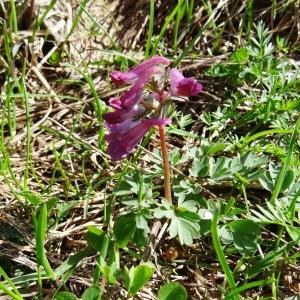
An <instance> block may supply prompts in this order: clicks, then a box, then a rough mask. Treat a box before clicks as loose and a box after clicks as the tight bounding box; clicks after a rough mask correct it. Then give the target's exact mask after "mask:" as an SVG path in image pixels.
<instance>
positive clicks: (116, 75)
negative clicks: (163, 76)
mask: <svg viewBox="0 0 300 300" xmlns="http://www.w3.org/2000/svg"><path fill="white" fill-rule="evenodd" d="M160 64H161V65H166V66H168V65H169V64H170V61H169V60H168V59H167V58H165V57H163V56H153V57H152V58H150V59H148V60H145V61H144V62H142V63H140V64H138V65H136V66H135V67H134V68H132V69H131V70H130V71H128V72H120V71H113V72H112V73H111V75H110V78H111V81H112V82H113V83H114V84H115V85H122V84H132V83H134V82H135V81H136V80H137V79H138V78H140V77H141V76H143V75H144V73H145V72H147V70H149V68H151V67H153V66H157V65H160Z"/></svg>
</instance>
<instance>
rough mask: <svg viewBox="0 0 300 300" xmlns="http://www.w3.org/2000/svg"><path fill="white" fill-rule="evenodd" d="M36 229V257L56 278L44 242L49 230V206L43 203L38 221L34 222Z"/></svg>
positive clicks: (46, 270)
mask: <svg viewBox="0 0 300 300" xmlns="http://www.w3.org/2000/svg"><path fill="white" fill-rule="evenodd" d="M34 225H35V226H34V230H35V242H36V257H37V261H38V263H39V264H40V265H42V266H43V268H44V270H45V272H46V273H47V275H48V276H49V277H50V278H51V279H52V280H55V277H56V276H55V273H54V272H53V270H52V268H51V266H50V263H49V261H48V259H47V256H46V252H45V248H44V243H45V237H46V230H47V206H46V204H43V205H42V206H41V207H40V210H39V215H38V219H37V222H36V223H35V224H34Z"/></svg>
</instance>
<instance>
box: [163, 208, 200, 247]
mask: <svg viewBox="0 0 300 300" xmlns="http://www.w3.org/2000/svg"><path fill="white" fill-rule="evenodd" d="M199 220H200V216H199V215H198V214H196V213H193V212H190V211H183V212H176V214H175V215H174V217H173V218H172V219H171V223H170V226H169V229H168V230H169V234H170V237H171V238H173V237H175V236H177V235H178V238H179V242H180V244H181V245H188V246H191V245H192V244H193V238H196V237H198V236H199V232H200V225H199V224H198V222H199Z"/></svg>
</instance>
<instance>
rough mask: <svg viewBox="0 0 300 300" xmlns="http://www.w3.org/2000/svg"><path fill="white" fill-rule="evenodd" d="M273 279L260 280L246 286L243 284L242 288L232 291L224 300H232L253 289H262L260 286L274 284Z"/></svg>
mask: <svg viewBox="0 0 300 300" xmlns="http://www.w3.org/2000/svg"><path fill="white" fill-rule="evenodd" d="M272 282H273V280H272V279H267V280H258V281H254V282H249V283H246V284H243V285H242V286H239V287H237V288H236V289H234V290H232V291H231V292H230V293H228V294H227V295H226V296H225V297H224V299H223V300H231V299H232V297H233V296H235V295H237V294H240V293H242V292H245V291H247V290H249V289H252V288H254V287H260V286H265V285H267V284H270V283H272Z"/></svg>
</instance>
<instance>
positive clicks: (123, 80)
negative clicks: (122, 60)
mask: <svg viewBox="0 0 300 300" xmlns="http://www.w3.org/2000/svg"><path fill="white" fill-rule="evenodd" d="M110 79H111V81H112V82H113V83H114V84H115V85H122V84H131V83H134V82H135V81H136V80H137V79H138V75H137V74H135V73H133V72H131V71H129V72H120V71H113V72H111V74H110Z"/></svg>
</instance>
